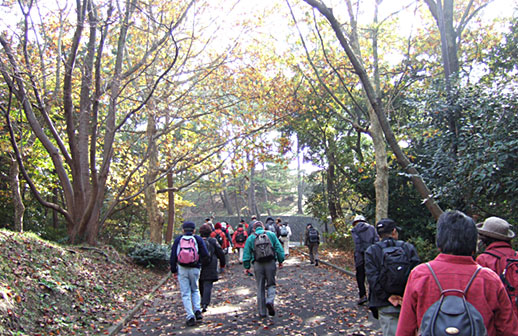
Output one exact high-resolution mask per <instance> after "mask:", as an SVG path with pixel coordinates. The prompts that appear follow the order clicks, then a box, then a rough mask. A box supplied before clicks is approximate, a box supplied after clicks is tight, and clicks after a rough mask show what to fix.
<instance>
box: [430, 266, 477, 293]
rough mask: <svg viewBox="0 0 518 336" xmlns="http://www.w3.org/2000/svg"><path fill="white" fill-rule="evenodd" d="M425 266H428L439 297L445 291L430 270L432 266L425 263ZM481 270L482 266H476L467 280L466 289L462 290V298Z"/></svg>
mask: <svg viewBox="0 0 518 336" xmlns="http://www.w3.org/2000/svg"><path fill="white" fill-rule="evenodd" d="M426 266H428V269H429V270H430V273H432V276H433V278H434V279H435V283H436V284H437V287H439V290H440V291H441V295H442V294H443V293H444V292H445V291H444V290H443V289H442V286H441V283H440V282H439V278H437V275H436V274H435V272H434V271H433V269H432V265H430V263H426ZM481 269H482V266H480V265H477V269H476V270H475V272H474V273H473V275H472V276H471V279H469V281H468V284H467V286H466V288H464V291H463V294H464V296H466V293H467V292H468V289H469V287H471V284H472V283H473V280H475V277H476V276H477V274H478V272H480V270H481ZM447 291H448V290H447ZM455 291H458V290H455ZM459 292H460V291H459Z"/></svg>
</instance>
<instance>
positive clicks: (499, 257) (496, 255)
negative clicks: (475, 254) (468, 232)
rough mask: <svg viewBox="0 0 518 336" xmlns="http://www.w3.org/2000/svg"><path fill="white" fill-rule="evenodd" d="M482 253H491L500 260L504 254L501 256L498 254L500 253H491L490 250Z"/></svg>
mask: <svg viewBox="0 0 518 336" xmlns="http://www.w3.org/2000/svg"><path fill="white" fill-rule="evenodd" d="M482 254H489V255H491V256H493V257H495V258H497V259H498V260H500V259H501V258H502V256H499V255H498V254H496V253H491V252H488V251H484V252H482Z"/></svg>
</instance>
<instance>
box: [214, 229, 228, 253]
mask: <svg viewBox="0 0 518 336" xmlns="http://www.w3.org/2000/svg"><path fill="white" fill-rule="evenodd" d="M210 236H211V237H212V238H216V240H217V241H218V243H219V245H220V246H221V248H222V249H223V251H225V250H226V248H227V247H228V246H229V245H230V244H229V243H228V240H227V235H226V234H225V232H224V231H223V230H222V229H221V223H219V222H218V223H216V225H214V231H212V232H211V234H210Z"/></svg>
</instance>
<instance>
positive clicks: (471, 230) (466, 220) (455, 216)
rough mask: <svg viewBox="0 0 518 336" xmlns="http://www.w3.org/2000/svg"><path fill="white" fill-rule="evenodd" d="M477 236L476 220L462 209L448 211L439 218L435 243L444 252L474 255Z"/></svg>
mask: <svg viewBox="0 0 518 336" xmlns="http://www.w3.org/2000/svg"><path fill="white" fill-rule="evenodd" d="M477 236H478V233H477V227H476V226H475V222H474V221H473V219H471V217H469V216H467V215H466V214H464V213H463V212H461V211H457V210H455V211H446V212H444V213H442V214H441V216H440V217H439V219H438V220H437V234H436V235H435V243H436V245H437V247H438V248H439V250H440V251H441V252H442V253H445V254H453V255H459V256H472V255H473V253H474V252H475V251H476V248H477Z"/></svg>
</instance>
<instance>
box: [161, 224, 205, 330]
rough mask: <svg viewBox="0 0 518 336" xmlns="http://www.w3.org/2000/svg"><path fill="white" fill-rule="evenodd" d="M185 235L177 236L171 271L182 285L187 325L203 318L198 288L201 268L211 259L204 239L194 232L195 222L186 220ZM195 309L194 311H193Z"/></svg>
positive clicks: (172, 249)
mask: <svg viewBox="0 0 518 336" xmlns="http://www.w3.org/2000/svg"><path fill="white" fill-rule="evenodd" d="M182 228H183V232H184V233H183V235H181V236H179V237H177V238H176V239H175V241H174V244H173V247H172V248H171V259H170V262H171V273H173V274H174V277H175V279H176V280H178V283H179V285H180V293H181V295H182V302H183V307H184V308H185V312H186V313H187V322H186V324H187V326H194V325H195V322H196V320H201V319H202V314H201V306H200V305H201V298H200V291H199V288H198V280H199V278H200V268H201V265H202V264H204V265H205V264H207V263H208V262H209V261H210V260H209V258H210V256H209V252H208V251H207V247H206V246H205V242H204V241H203V239H202V238H201V237H200V236H198V235H195V234H194V228H195V224H194V223H193V222H184V223H183V225H182ZM193 311H194V312H193Z"/></svg>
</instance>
